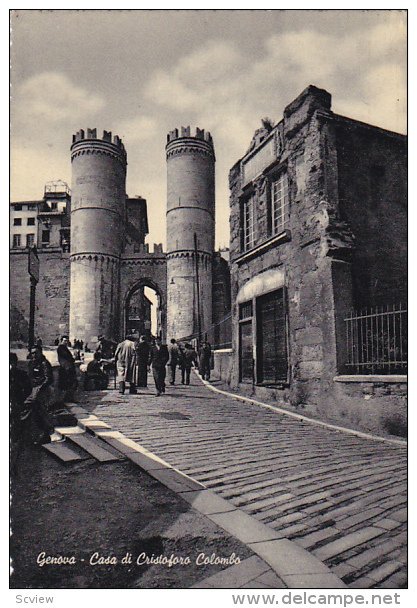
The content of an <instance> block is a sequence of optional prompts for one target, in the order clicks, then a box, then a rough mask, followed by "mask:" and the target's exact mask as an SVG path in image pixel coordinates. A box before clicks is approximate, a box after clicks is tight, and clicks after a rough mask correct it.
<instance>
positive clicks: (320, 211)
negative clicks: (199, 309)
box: [216, 86, 407, 428]
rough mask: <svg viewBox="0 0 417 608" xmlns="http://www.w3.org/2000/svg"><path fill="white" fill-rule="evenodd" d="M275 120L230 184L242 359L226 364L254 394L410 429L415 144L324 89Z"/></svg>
mask: <svg viewBox="0 0 417 608" xmlns="http://www.w3.org/2000/svg"><path fill="white" fill-rule="evenodd" d="M263 123H264V124H263V127H262V128H261V129H258V130H257V131H256V133H255V135H254V137H253V139H252V142H251V144H250V147H249V149H248V151H247V152H246V153H245V155H244V156H243V157H242V158H241V159H240V160H239V161H238V162H237V163H236V164H235V165H234V166H233V167H232V169H231V171H230V176H229V179H230V189H231V197H230V264H231V266H230V268H231V290H232V319H233V349H232V350H228V351H223V352H222V353H219V354H216V360H217V361H216V367H219V368H221V369H222V372H221V373H222V376H223V377H224V378H225V379H227V380H228V382H230V384H231V385H232V386H239V387H240V388H241V390H243V391H244V392H247V393H249V394H252V395H257V396H259V397H262V396H263V397H266V398H269V399H273V400H276V401H277V402H284V403H285V402H287V403H288V404H289V405H292V406H297V407H299V406H301V407H304V408H307V409H311V410H312V411H317V412H319V414H320V415H321V416H324V417H327V418H335V419H343V418H344V417H347V418H349V419H350V422H351V423H355V424H362V426H363V425H365V426H367V427H368V428H377V427H378V426H380V425H381V422H380V421H381V419H383V420H384V421H385V422H384V423H383V424H382V425H384V424H385V425H386V427H387V428H388V426H389V424H391V423H392V418H393V416H394V417H395V416H396V415H397V414H398V412H400V413H399V414H398V415H399V416H400V418H401V420H400V422H399V424H400V425H401V424H402V421H403V417H404V415H405V414H404V408H405V403H404V402H405V396H404V395H405V385H404V384H403V381H404V376H403V375H402V374H404V369H405V366H404V352H403V350H402V349H404V348H405V342H404V332H403V329H404V327H403V326H402V322H403V321H405V316H404V314H403V312H404V311H403V310H402V309H400V304H401V303H403V304H404V303H405V302H406V295H407V292H406V264H407V251H406V228H407V224H406V222H407V215H406V196H407V189H406V171H407V164H406V138H405V137H404V136H402V135H399V134H396V133H392V132H389V131H386V130H383V129H380V128H377V127H373V126H370V125H368V124H364V123H361V122H358V121H355V120H351V119H349V118H345V117H342V116H338V115H336V114H334V113H333V112H332V111H331V97H330V94H329V93H327V92H326V91H325V90H322V89H318V88H316V87H313V86H309V87H308V88H307V89H305V90H304V91H303V92H302V93H301V94H300V95H299V97H297V99H295V100H294V101H293V102H292V103H290V104H289V105H288V106H287V107H286V108H285V110H284V116H283V119H282V120H281V121H280V122H279V123H278V124H276V125H275V126H273V125H272V123H271V122H270V121H268V120H265V121H263ZM365 308H366V311H365V312H362V313H357V312H353V313H352V310H353V311H364V309H365ZM365 317H366V319H367V321H366V324H364V323H365V322H364V321H363V319H364V318H365ZM374 317H375V318H374ZM349 319H350V320H351V322H350V325H349ZM369 320H370V321H369ZM378 323H379V326H378ZM384 323H385V326H384V325H383V324H384ZM390 323H391V325H389V324H390ZM387 324H388V325H387ZM390 327H391V329H390ZM381 328H382V330H381ZM390 331H391V334H390ZM347 332H348V334H347ZM349 332H350V334H349ZM400 334H401V336H400ZM387 335H388V338H387ZM387 340H388V344H387V346H386V352H385V351H384V352H383V353H382V352H381V349H382V348H383V345H382V343H383V342H384V341H385V343H387ZM395 340H397V342H396V343H395ZM374 346H375V352H373V353H372V355H371V353H370V351H371V348H373V347H374ZM378 347H379V348H380V352H379V354H378V352H377V351H378ZM361 349H362V351H361ZM364 349H366V350H367V351H368V350H369V352H366V353H364ZM361 355H362V356H361ZM378 365H379V367H378ZM392 408H394V410H395V414H394V413H393V411H394V410H392ZM390 420H391V422H390ZM392 424H395V422H394V423H392Z"/></svg>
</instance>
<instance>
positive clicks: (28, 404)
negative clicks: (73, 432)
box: [23, 346, 54, 444]
mask: <svg viewBox="0 0 417 608" xmlns="http://www.w3.org/2000/svg"><path fill="white" fill-rule="evenodd" d="M29 378H30V381H31V384H32V392H31V394H30V395H29V397H28V398H27V399H26V401H25V408H27V409H26V412H25V413H24V414H23V416H24V417H26V418H30V431H29V433H30V437H31V440H32V441H33V443H35V444H42V443H48V442H49V441H50V440H51V435H53V433H54V424H53V418H52V416H51V414H50V412H49V407H50V404H51V399H52V391H51V386H52V383H53V374H52V366H51V364H50V363H49V361H48V360H47V359H46V357H45V356H44V354H43V352H42V349H41V348H40V347H39V346H35V347H33V348H32V349H31V351H30V360H29Z"/></svg>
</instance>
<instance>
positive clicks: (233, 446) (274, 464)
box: [82, 374, 407, 588]
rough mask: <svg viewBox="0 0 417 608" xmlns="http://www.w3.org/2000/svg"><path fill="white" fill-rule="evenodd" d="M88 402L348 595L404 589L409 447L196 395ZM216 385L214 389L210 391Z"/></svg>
mask: <svg viewBox="0 0 417 608" xmlns="http://www.w3.org/2000/svg"><path fill="white" fill-rule="evenodd" d="M149 382H150V385H149V387H148V388H147V389H139V394H138V395H124V396H122V395H119V394H118V393H117V392H116V391H114V390H109V391H106V392H101V393H94V392H91V393H85V394H84V397H83V402H82V405H83V407H85V408H86V409H87V410H88V411H89V412H91V413H94V414H95V415H96V416H97V417H98V418H99V419H100V420H102V421H104V422H106V423H108V424H110V425H111V427H112V428H113V429H114V430H117V431H120V432H122V433H124V434H125V435H126V436H127V437H128V438H130V439H132V440H134V441H137V442H138V443H140V444H141V445H142V446H144V447H145V448H146V449H148V450H149V451H152V452H153V453H154V454H156V455H158V456H159V457H161V458H163V459H164V460H165V461H167V462H168V463H169V464H171V465H172V466H174V467H176V468H177V469H179V470H180V471H182V472H184V473H186V474H187V475H188V476H190V477H192V478H193V479H195V480H197V481H198V482H200V483H202V484H204V485H205V486H206V487H207V488H210V489H211V490H213V491H214V492H216V493H218V494H219V495H220V496H221V497H223V498H224V499H226V500H228V501H230V502H231V503H232V504H233V505H235V506H236V507H239V508H240V509H241V510H243V511H245V512H246V513H248V514H249V515H251V516H253V517H254V518H256V519H257V520H259V521H260V522H262V523H264V524H266V525H267V526H269V527H271V528H273V529H274V530H275V531H277V532H279V535H280V536H282V538H288V539H290V540H292V541H294V542H295V543H297V544H298V545H299V546H300V547H303V548H305V549H307V550H308V551H310V552H311V553H312V554H313V555H314V556H315V557H317V558H318V559H320V560H322V561H323V562H324V563H325V564H326V565H327V566H328V567H329V568H330V569H331V571H332V572H333V573H334V574H336V575H337V576H339V577H340V578H341V579H342V580H343V582H344V583H345V584H347V585H348V586H349V587H352V588H398V587H404V586H405V585H406V580H407V579H406V558H407V550H406V543H407V531H406V517H407V510H406V501H407V463H406V458H407V451H406V444H405V443H404V446H402V445H396V444H395V443H390V442H389V441H384V442H383V441H377V440H373V439H368V438H364V437H360V436H355V435H352V434H348V433H345V432H341V431H336V430H333V429H330V428H326V427H322V426H318V425H315V424H312V423H310V422H308V421H303V420H298V419H296V418H294V417H290V416H288V415H286V414H282V413H278V412H276V411H272V410H271V409H266V408H262V407H260V406H258V405H255V404H252V403H249V402H247V403H245V402H241V401H237V400H236V399H234V398H233V397H231V396H230V397H228V396H224V395H220V394H217V393H214V392H212V391H211V390H210V389H208V388H207V387H206V386H204V385H203V384H202V383H201V381H200V380H199V378H198V377H197V376H196V375H195V374H194V375H192V380H191V386H182V385H179V386H178V385H176V386H173V387H171V386H168V387H167V393H166V394H165V395H163V396H162V397H156V396H155V392H154V387H153V382H152V381H151V379H150V378H149ZM213 384H214V385H215V382H214V383H213Z"/></svg>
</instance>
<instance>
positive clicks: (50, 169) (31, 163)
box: [10, 143, 71, 201]
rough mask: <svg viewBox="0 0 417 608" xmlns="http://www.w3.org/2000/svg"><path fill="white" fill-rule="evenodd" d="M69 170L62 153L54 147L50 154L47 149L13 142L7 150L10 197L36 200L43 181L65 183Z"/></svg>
mask: <svg viewBox="0 0 417 608" xmlns="http://www.w3.org/2000/svg"><path fill="white" fill-rule="evenodd" d="M70 171H71V166H70V163H69V162H68V155H67V154H66V153H65V152H60V151H59V150H57V149H54V151H53V154H52V153H51V150H50V149H48V148H46V149H45V148H42V147H40V148H33V147H28V146H25V145H24V144H22V143H17V144H14V145H13V146H12V147H11V150H10V194H11V200H14V201H22V200H34V199H36V200H40V199H41V198H42V196H43V191H44V186H45V184H46V182H48V181H51V180H56V179H62V180H64V181H65V182H67V183H68V184H69V183H70V181H71V174H70ZM22 175H24V179H22Z"/></svg>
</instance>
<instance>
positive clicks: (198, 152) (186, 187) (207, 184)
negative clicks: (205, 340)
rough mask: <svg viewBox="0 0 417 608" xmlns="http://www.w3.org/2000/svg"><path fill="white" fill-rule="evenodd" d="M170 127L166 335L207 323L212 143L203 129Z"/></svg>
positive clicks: (181, 333)
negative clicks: (193, 131) (172, 129)
mask: <svg viewBox="0 0 417 608" xmlns="http://www.w3.org/2000/svg"><path fill="white" fill-rule="evenodd" d="M190 133H191V132H190V128H189V127H186V128H184V127H183V128H182V129H181V131H180V132H179V131H178V129H175V130H174V131H171V132H170V133H169V134H168V138H167V140H168V143H167V146H166V155H167V297H168V300H167V303H168V306H167V337H168V339H170V338H177V339H181V338H186V337H188V336H191V335H193V334H195V335H196V334H197V333H198V332H199V331H204V329H205V328H209V327H210V326H211V324H212V321H213V318H212V315H213V313H212V289H213V286H212V284H213V282H212V274H213V271H212V264H213V255H214V222H215V199H214V196H215V192H214V163H215V156H214V147H213V142H212V138H211V136H210V134H209V133H205V132H204V130H202V129H198V128H197V130H196V134H195V136H192V135H191V134H190Z"/></svg>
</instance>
